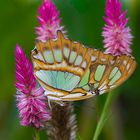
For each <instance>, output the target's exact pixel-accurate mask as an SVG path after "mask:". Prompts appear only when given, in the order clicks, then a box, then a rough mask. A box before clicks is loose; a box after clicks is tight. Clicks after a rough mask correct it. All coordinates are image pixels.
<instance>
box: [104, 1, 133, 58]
mask: <svg viewBox="0 0 140 140" xmlns="http://www.w3.org/2000/svg"><path fill="white" fill-rule="evenodd" d="M125 15H126V11H125V12H122V4H121V2H120V1H119V0H107V2H106V17H104V20H105V22H106V25H105V26H104V28H103V32H102V36H103V37H104V41H103V42H104V48H105V49H106V53H111V54H113V55H115V56H116V55H122V54H125V55H130V54H131V52H132V51H131V48H130V45H131V44H132V38H133V36H132V35H131V29H130V28H129V27H126V24H127V22H128V18H125Z"/></svg>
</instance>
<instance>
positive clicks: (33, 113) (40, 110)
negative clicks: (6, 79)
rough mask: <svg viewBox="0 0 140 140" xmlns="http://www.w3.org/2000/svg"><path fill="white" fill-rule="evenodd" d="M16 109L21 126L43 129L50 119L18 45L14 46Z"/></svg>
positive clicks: (30, 66) (41, 92) (30, 70)
mask: <svg viewBox="0 0 140 140" xmlns="http://www.w3.org/2000/svg"><path fill="white" fill-rule="evenodd" d="M16 88H17V94H16V98H17V108H18V110H19V118H20V119H21V125H23V126H34V127H35V128H41V127H45V123H46V121H48V120H49V119H50V113H49V111H48V108H47V104H46V97H45V96H44V90H43V89H42V88H41V87H38V88H37V87H36V81H35V78H34V75H33V70H32V65H31V64H30V62H29V60H28V59H27V57H26V55H25V54H24V52H23V50H22V49H21V48H20V46H19V45H17V46H16Z"/></svg>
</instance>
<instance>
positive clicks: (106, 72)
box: [31, 31, 136, 101]
mask: <svg viewBox="0 0 140 140" xmlns="http://www.w3.org/2000/svg"><path fill="white" fill-rule="evenodd" d="M31 57H32V60H33V64H34V74H35V77H36V79H37V80H38V81H39V83H40V84H41V86H42V87H43V88H44V89H45V94H46V95H47V97H48V98H49V99H50V100H56V101H75V100H83V99H87V98H90V97H92V96H96V95H100V94H103V93H105V92H107V91H109V90H110V89H112V88H115V87H117V86H119V85H120V84H121V83H122V82H124V81H125V80H126V79H127V78H128V77H129V76H130V75H131V74H132V73H133V71H134V70H135V67H136V62H135V60H134V59H133V58H132V57H130V56H125V55H122V56H117V57H114V56H112V55H110V54H104V53H103V52H101V51H98V50H95V49H92V48H86V47H84V45H82V44H81V43H78V42H73V41H71V40H70V39H67V38H65V37H64V36H63V34H62V33H61V32H60V31H58V37H57V39H55V40H54V39H52V40H49V41H47V42H45V43H43V42H38V43H37V44H36V48H35V49H34V50H33V51H32V54H31Z"/></svg>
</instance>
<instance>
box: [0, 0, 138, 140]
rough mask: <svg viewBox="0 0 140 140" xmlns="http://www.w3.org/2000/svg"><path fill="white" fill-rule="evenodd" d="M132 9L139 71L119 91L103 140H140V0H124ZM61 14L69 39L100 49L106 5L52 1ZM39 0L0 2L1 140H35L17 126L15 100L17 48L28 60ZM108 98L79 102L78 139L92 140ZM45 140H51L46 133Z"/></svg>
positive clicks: (97, 1) (30, 132)
mask: <svg viewBox="0 0 140 140" xmlns="http://www.w3.org/2000/svg"><path fill="white" fill-rule="evenodd" d="M122 2H123V8H124V9H128V14H127V16H128V15H129V16H130V21H129V26H130V27H131V28H132V33H133V35H134V40H133V45H132V49H133V55H134V56H135V58H136V60H137V63H138V66H137V70H136V71H135V73H134V74H133V76H132V77H131V78H129V80H128V81H126V82H125V83H124V84H123V85H122V86H120V87H119V89H117V93H116V99H115V101H114V102H113V104H112V106H111V112H110V115H109V119H108V121H107V123H106V125H105V127H104V129H103V131H102V134H101V136H100V138H99V139H100V140H139V139H140V89H139V86H140V82H139V81H140V67H139V63H140V45H139V44H140V43H139V42H140V0H122ZM54 3H55V4H56V6H57V8H58V9H59V10H60V15H61V17H62V24H63V25H65V29H66V30H67V31H68V36H69V37H70V38H71V39H73V40H77V41H80V42H82V43H84V44H85V45H89V46H94V47H95V48H102V46H103V45H102V37H101V32H102V27H103V26H104V21H103V19H102V17H103V15H104V7H105V0H54ZM40 4H41V1H39V0H0V89H1V93H0V140H25V139H26V140H31V139H32V136H33V130H32V129H31V128H26V127H22V126H20V124H19V119H18V112H17V109H16V101H15V93H16V90H15V86H14V81H15V58H14V49H15V45H16V43H19V44H21V46H22V48H23V49H24V51H25V52H26V54H27V56H28V57H29V58H30V51H31V50H32V49H33V48H34V42H35V37H36V35H35V29H34V27H35V26H37V25H38V23H37V20H36V15H37V8H38V7H39V6H40ZM106 97H107V95H106V94H105V95H102V96H99V97H96V98H92V99H89V100H86V101H80V102H76V103H75V113H76V114H77V119H78V126H79V135H80V136H81V139H82V140H91V138H92V136H93V133H94V130H95V126H96V124H97V121H98V119H99V117H100V113H101V110H102V108H103V106H104V102H105V99H106ZM41 137H42V139H47V138H46V137H45V134H44V133H42V135H41Z"/></svg>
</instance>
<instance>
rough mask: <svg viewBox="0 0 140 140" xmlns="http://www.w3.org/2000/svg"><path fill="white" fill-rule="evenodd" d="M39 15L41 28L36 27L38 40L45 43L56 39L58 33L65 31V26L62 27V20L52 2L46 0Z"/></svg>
mask: <svg viewBox="0 0 140 140" xmlns="http://www.w3.org/2000/svg"><path fill="white" fill-rule="evenodd" d="M38 13H39V16H38V17H37V18H38V21H39V24H40V26H39V27H36V34H37V35H38V37H37V40H39V41H42V42H45V41H47V40H48V39H53V38H56V36H57V31H58V30H61V31H63V26H60V22H61V19H60V18H59V12H58V11H57V10H56V7H55V5H54V4H53V3H52V1H51V0H44V2H43V3H42V5H41V7H40V8H39V10H38Z"/></svg>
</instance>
